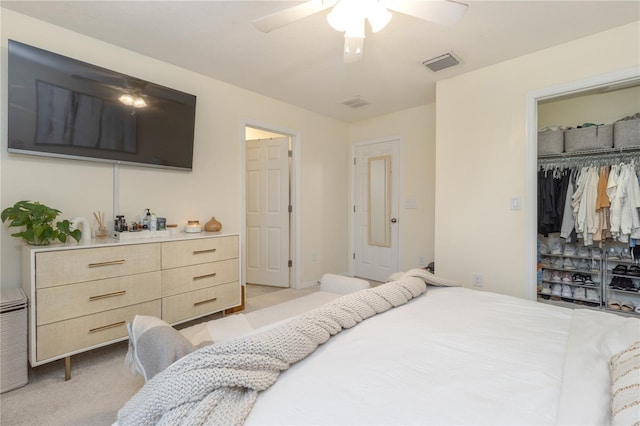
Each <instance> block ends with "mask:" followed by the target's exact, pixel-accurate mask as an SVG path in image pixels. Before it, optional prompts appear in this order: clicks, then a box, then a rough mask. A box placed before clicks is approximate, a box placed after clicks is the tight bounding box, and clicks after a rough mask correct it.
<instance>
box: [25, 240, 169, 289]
mask: <svg viewBox="0 0 640 426" xmlns="http://www.w3.org/2000/svg"><path fill="white" fill-rule="evenodd" d="M35 269H36V288H45V287H52V286H57V285H63V284H72V283H78V282H84V281H93V280H99V279H103V278H113V277H118V276H122V275H132V274H139V273H143V272H152V271H159V270H160V244H159V243H156V244H137V245H123V246H113V247H100V248H91V249H78V250H60V251H48V252H42V253H38V254H37V255H36V268H35Z"/></svg>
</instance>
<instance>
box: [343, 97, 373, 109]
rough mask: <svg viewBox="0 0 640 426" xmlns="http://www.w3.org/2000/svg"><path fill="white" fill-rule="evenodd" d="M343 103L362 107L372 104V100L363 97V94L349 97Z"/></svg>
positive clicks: (353, 106) (352, 106)
mask: <svg viewBox="0 0 640 426" xmlns="http://www.w3.org/2000/svg"><path fill="white" fill-rule="evenodd" d="M340 103H341V104H342V105H346V106H348V107H351V108H360V107H363V106H366V105H370V104H371V102H369V101H368V100H366V99H364V98H362V96H355V97H353V98H351V99H347V100H346V101H342V102H340Z"/></svg>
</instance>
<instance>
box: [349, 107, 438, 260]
mask: <svg viewBox="0 0 640 426" xmlns="http://www.w3.org/2000/svg"><path fill="white" fill-rule="evenodd" d="M435 110H436V106H435V104H429V105H423V106H419V107H416V108H410V109H406V110H403V111H398V112H395V113H391V114H386V115H383V116H379V117H375V118H373V119H370V120H362V121H360V122H357V123H352V124H351V126H349V142H350V143H351V144H354V143H357V142H363V141H369V140H375V139H379V138H386V137H398V138H399V139H400V140H401V142H402V146H401V149H402V154H401V157H402V158H401V161H400V164H401V170H400V171H399V172H400V173H399V174H400V175H401V187H400V194H399V195H400V206H399V207H400V210H399V223H400V230H401V231H400V270H404V271H406V270H408V269H411V268H415V267H418V259H419V258H420V257H421V256H422V257H424V258H425V259H426V262H425V263H429V262H432V261H433V260H434V222H435V206H434V198H435V179H436V176H435V159H436V157H435ZM348 149H349V154H351V147H349V148H348ZM351 164H352V163H351ZM350 171H353V167H350ZM397 175H398V173H396V174H394V177H395V176H397ZM406 200H415V201H416V207H417V208H416V209H406V208H405V201H406ZM351 204H352V201H350V205H351Z"/></svg>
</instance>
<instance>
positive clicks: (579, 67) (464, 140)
mask: <svg viewBox="0 0 640 426" xmlns="http://www.w3.org/2000/svg"><path fill="white" fill-rule="evenodd" d="M639 27H640V22H635V23H633V24H629V25H625V26H622V27H618V28H615V29H613V30H610V31H606V32H602V33H599V34H595V35H592V36H589V37H585V38H582V39H579V40H575V41H572V42H569V43H566V44H563V45H559V46H556V47H553V48H549V49H545V50H542V51H539V52H536V53H533V54H530V55H526V56H522V57H519V58H516V59H513V60H510V61H506V62H503V63H500V64H497V65H494V66H490V67H487V68H484V69H481V70H478V71H475V72H470V73H467V74H464V75H461V76H458V77H455V78H451V79H448V80H445V81H441V82H439V83H438V85H437V102H436V176H437V179H436V192H435V194H436V198H435V200H436V213H435V218H436V219H435V241H436V243H435V247H436V268H437V271H438V273H439V274H441V275H443V276H445V277H446V278H450V279H453V280H456V281H459V282H461V283H462V284H464V285H466V286H471V279H472V275H473V273H474V272H477V273H482V274H483V278H484V289H485V290H490V291H495V292H500V293H505V294H512V295H515V296H519V297H524V296H525V294H526V290H527V289H526V282H527V276H526V272H525V271H526V268H525V265H526V262H532V261H535V259H527V257H526V252H527V241H526V234H527V229H526V227H525V226H526V225H525V212H526V209H530V208H532V207H534V206H535V194H533V196H531V194H526V193H525V187H526V180H527V176H526V174H525V164H526V156H525V155H526V154H525V153H526V130H525V117H526V111H525V109H526V108H525V106H526V102H525V101H526V96H527V93H529V92H532V91H537V90H542V89H545V88H548V87H551V86H556V85H560V84H565V83H568V82H572V81H576V80H581V79H586V78H589V77H592V76H596V75H601V74H605V73H609V72H613V71H616V70H621V69H627V68H630V67H633V66H636V67H637V66H638V65H639V64H640V57H639V56H640V34H639ZM512 196H519V197H521V199H522V210H516V211H513V210H510V208H509V207H510V198H511V197H512ZM528 201H530V202H529V203H528Z"/></svg>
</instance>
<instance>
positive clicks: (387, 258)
mask: <svg viewBox="0 0 640 426" xmlns="http://www.w3.org/2000/svg"><path fill="white" fill-rule="evenodd" d="M398 158H399V141H397V140H395V141H386V142H376V143H367V144H362V145H358V146H356V148H355V164H354V169H355V170H354V176H355V179H354V184H355V188H354V191H353V193H354V213H353V214H354V221H353V223H354V233H355V234H354V258H353V265H354V267H353V268H354V275H356V276H358V277H362V278H366V279H370V280H375V281H382V282H384V281H386V279H387V278H388V277H389V275H391V274H392V273H394V272H398V267H399V259H398V256H399V220H398V179H397V176H396V175H394V170H397V168H396V164H397V161H398ZM383 165H384V167H383ZM384 209H388V211H382V210H384ZM370 224H371V225H372V226H370Z"/></svg>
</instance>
